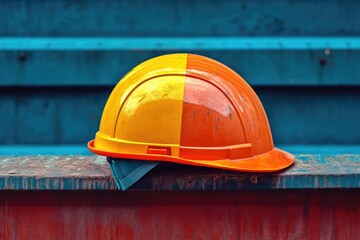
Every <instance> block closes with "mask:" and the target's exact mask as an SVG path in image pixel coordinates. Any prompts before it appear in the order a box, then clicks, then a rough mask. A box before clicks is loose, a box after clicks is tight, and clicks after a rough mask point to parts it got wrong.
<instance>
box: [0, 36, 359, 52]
mask: <svg viewBox="0 0 360 240" xmlns="http://www.w3.org/2000/svg"><path fill="white" fill-rule="evenodd" d="M327 48H329V49H332V50H359V49H360V38H359V37H216V38H215V37H202V38H199V37H187V38H185V37H171V38H169V37H168V38H164V37H163V38H159V37H157V38H154V37H142V38H129V37H123V38H89V37H87V38H81V37H80V38H79V37H77V38H59V37H58V38H49V37H48V38H34V37H33V38H29V37H24V38H19V37H18V38H8V37H3V38H0V50H3V51H6V50H10V51H11V50H25V51H26V50H37V51H40V50H45V51H64V50H65V51H70V50H71V51H79V50H80V51H81V50H89V51H94V50H102V51H114V50H121V51H126V50H129V51H131V50H132V51H134V50H135V51H141V50H159V51H160V50H171V51H183V50H198V51H201V50H265V51H268V50H324V49H327Z"/></svg>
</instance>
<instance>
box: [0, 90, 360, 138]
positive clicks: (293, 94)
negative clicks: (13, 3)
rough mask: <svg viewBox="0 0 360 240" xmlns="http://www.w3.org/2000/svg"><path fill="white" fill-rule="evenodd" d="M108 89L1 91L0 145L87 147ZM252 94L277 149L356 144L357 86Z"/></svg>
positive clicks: (359, 101)
mask: <svg viewBox="0 0 360 240" xmlns="http://www.w3.org/2000/svg"><path fill="white" fill-rule="evenodd" d="M111 89H112V87H111V88H109V87H101V88H99V87H94V88H89V87H86V88H82V87H72V88H2V89H0V106H2V109H3V110H2V111H8V112H7V113H6V116H5V117H1V118H0V124H1V126H2V128H0V136H1V137H0V144H85V143H86V142H87V141H89V140H90V139H92V138H93V137H94V134H95V132H96V131H97V130H98V128H99V123H100V117H101V114H102V111H103V108H104V106H105V102H106V99H107V98H108V96H109V94H110V91H111ZM255 91H256V92H257V93H258V95H259V97H260V99H261V101H262V103H263V105H264V107H265V110H266V112H267V115H268V118H269V122H270V126H271V129H272V133H273V138H274V142H275V144H300V145H301V144H350V145H357V144H359V143H360V125H359V124H358V123H359V122H360V114H359V109H360V99H359V98H360V94H359V91H360V89H359V88H357V87H352V88H344V87H343V88H319V87H318V88H314V87H311V88H309V87H303V88H300V87H287V88H286V87H272V88H269V87H259V88H255ZM5 106H6V107H5ZM335 113H336V114H335ZM8 114H9V115H8ZM325 123H326V124H325Z"/></svg>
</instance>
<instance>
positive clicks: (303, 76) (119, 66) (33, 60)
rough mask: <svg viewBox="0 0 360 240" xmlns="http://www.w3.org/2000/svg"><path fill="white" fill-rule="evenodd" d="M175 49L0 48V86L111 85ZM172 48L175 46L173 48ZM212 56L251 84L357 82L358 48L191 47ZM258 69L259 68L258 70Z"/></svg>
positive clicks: (294, 84) (358, 73) (278, 84)
mask: <svg viewBox="0 0 360 240" xmlns="http://www.w3.org/2000/svg"><path fill="white" fill-rule="evenodd" d="M172 52H174V51H155V50H154V51H6V52H0V63H2V64H4V66H6V67H0V86H79V85H81V86H112V87H113V86H115V84H116V83H117V82H118V81H119V79H121V77H122V76H124V75H125V74H126V73H127V72H128V71H130V70H131V69H132V68H134V67H135V66H136V65H138V64H140V63H141V62H143V61H145V60H147V59H149V58H152V57H155V56H159V55H161V54H166V53H172ZM175 52H176V51H175ZM192 52H194V53H198V54H201V55H205V56H208V57H211V58H214V59H216V60H218V61H220V62H223V63H224V64H226V65H228V66H229V67H231V68H233V69H234V70H235V71H236V72H238V73H239V74H241V75H242V76H243V77H244V78H245V79H246V80H247V81H248V82H249V83H250V84H251V85H252V86H303V85H305V86H318V85H326V86H327V85H331V86H333V85H336V86H339V85H360V70H359V69H360V63H359V61H358V59H359V58H360V52H359V51H345V50H344V51H343V50H342V51H331V50H329V49H328V50H311V51H295V50H293V51H282V50H278V51H260V50H254V51H229V50H228V51H200V50H196V51H192ZM259 69H261V71H260V70H259Z"/></svg>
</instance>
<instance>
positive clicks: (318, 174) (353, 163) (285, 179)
mask: <svg viewBox="0 0 360 240" xmlns="http://www.w3.org/2000/svg"><path fill="white" fill-rule="evenodd" d="M359 187H360V154H338V155H336V154H333V155H321V154H298V155H296V162H295V164H294V166H292V167H290V168H289V169H287V170H285V171H282V172H280V173H270V174H254V173H241V172H233V171H223V170H218V169H211V168H204V167H191V166H185V165H176V164H169V163H163V164H161V165H160V166H158V167H156V168H155V169H154V170H152V171H151V172H150V173H149V174H147V175H146V176H145V177H144V178H142V179H141V180H140V181H139V182H138V183H136V184H135V185H134V186H133V187H132V188H130V191H131V190H142V191H163V190H165V191H173V190H182V191H187V190H192V191H193V190H240V189H327V188H332V189H333V188H359ZM0 189H7V190H114V189H116V185H115V183H114V181H113V178H112V175H111V171H110V169H109V166H108V163H107V162H106V159H105V158H104V157H99V156H70V155H69V156H51V155H48V156H46V155H39V156H31V157H30V156H19V157H14V156H7V157H4V156H2V157H0Z"/></svg>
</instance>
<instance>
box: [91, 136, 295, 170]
mask: <svg viewBox="0 0 360 240" xmlns="http://www.w3.org/2000/svg"><path fill="white" fill-rule="evenodd" d="M88 148H89V150H90V151H91V152H93V153H95V154H98V155H103V156H107V157H114V158H122V159H134V160H147V161H163V162H173V163H180V164H186V165H193V166H203V167H211V168H219V169H226V170H233V171H242V172H277V171H280V170H283V169H285V168H287V167H289V166H290V165H291V164H293V163H294V161H295V156H294V155H292V154H290V153H288V152H285V151H283V150H280V149H278V148H273V149H272V150H271V151H269V152H267V153H264V154H261V155H256V156H253V157H250V158H242V159H238V160H237V159H220V160H194V159H184V158H181V157H176V156H168V155H157V154H151V155H150V154H131V153H120V152H109V151H107V150H106V149H99V148H95V147H94V140H92V141H90V142H89V143H88Z"/></svg>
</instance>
